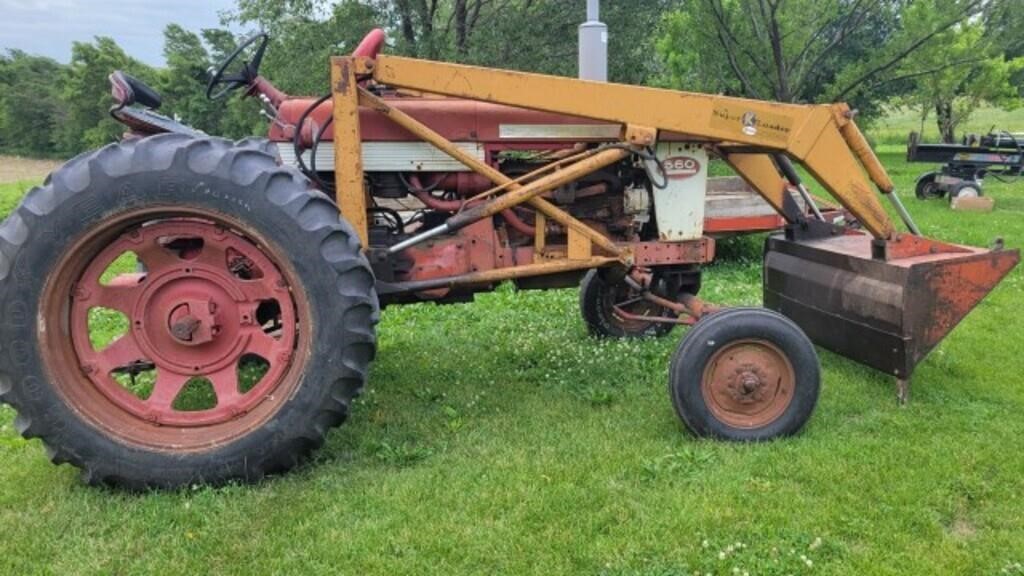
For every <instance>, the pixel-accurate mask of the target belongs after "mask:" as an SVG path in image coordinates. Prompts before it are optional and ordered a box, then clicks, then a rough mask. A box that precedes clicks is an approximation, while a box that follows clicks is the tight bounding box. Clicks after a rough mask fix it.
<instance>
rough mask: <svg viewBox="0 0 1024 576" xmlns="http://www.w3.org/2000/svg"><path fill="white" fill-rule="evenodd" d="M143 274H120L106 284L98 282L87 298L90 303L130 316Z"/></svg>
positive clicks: (140, 290)
mask: <svg viewBox="0 0 1024 576" xmlns="http://www.w3.org/2000/svg"><path fill="white" fill-rule="evenodd" d="M145 276H146V275H145V274H134V273H133V274H120V275H118V276H116V277H115V278H114V279H113V280H111V281H110V282H109V283H108V284H105V285H104V284H100V285H99V286H96V287H95V288H94V289H93V290H95V292H94V293H93V294H92V295H91V297H90V298H89V302H90V304H92V303H94V304H95V305H96V306H101V307H103V308H110V309H112V310H117V311H119V312H123V313H124V314H125V315H126V316H130V315H131V312H132V308H134V307H135V303H136V302H137V301H138V298H139V294H140V293H141V292H142V288H141V287H140V286H139V283H140V282H141V281H142V279H143V278H145Z"/></svg>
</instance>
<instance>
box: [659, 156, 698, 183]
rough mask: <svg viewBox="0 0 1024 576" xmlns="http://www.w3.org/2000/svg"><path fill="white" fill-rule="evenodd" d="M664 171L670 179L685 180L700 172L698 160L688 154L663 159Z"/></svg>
mask: <svg viewBox="0 0 1024 576" xmlns="http://www.w3.org/2000/svg"><path fill="white" fill-rule="evenodd" d="M664 165H665V173H666V175H668V177H669V178H671V179H672V180H685V179H687V178H689V177H691V176H695V175H697V173H698V172H700V160H697V159H696V158H692V157H690V156H672V157H670V158H666V159H665V161H664Z"/></svg>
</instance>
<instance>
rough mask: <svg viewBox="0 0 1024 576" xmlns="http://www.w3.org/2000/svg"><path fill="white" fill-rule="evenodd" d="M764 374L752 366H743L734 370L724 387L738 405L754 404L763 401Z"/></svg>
mask: <svg viewBox="0 0 1024 576" xmlns="http://www.w3.org/2000/svg"><path fill="white" fill-rule="evenodd" d="M763 378H764V372H763V371H762V370H761V369H759V368H758V367H757V366H754V365H753V364H744V365H743V366H741V367H739V368H737V369H736V371H735V372H734V374H733V375H732V376H731V377H730V379H729V382H728V383H727V384H726V387H727V388H728V390H729V394H730V396H731V397H732V399H733V400H734V401H736V402H737V403H739V404H754V403H757V402H760V401H762V400H763V399H764V392H765V388H766V387H767V386H766V383H765V382H764V380H763Z"/></svg>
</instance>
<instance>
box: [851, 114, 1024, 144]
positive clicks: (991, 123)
mask: <svg viewBox="0 0 1024 576" xmlns="http://www.w3.org/2000/svg"><path fill="white" fill-rule="evenodd" d="M992 129H995V130H1005V131H1007V132H1022V131H1024V113H1022V111H1021V110H1003V109H1001V108H992V107H987V106H985V107H981V108H979V109H978V110H976V111H975V112H974V114H972V115H971V117H970V118H968V120H967V122H966V123H964V124H963V125H962V126H961V127H960V128H958V129H957V138H959V137H960V136H961V135H963V134H987V133H988V132H989V131H990V130H992ZM911 132H918V133H920V134H921V135H922V138H923V141H924V142H939V141H940V140H939V129H938V128H937V127H936V126H935V114H934V113H933V114H931V115H930V116H929V117H928V120H926V121H925V123H924V130H922V127H921V116H920V114H919V113H918V112H917V111H914V110H910V109H908V108H897V109H894V110H890V111H889V113H888V114H886V115H885V116H884V117H882V118H879V119H878V120H875V121H874V122H873V123H872V124H871V126H870V133H871V137H872V138H873V139H874V142H875V143H877V144H899V145H901V146H906V144H907V135H908V134H910V133H911Z"/></svg>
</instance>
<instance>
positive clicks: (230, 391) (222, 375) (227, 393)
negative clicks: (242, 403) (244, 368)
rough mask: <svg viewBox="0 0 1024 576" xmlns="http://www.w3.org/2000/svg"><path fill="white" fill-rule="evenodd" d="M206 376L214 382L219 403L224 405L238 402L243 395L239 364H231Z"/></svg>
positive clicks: (214, 389)
mask: <svg viewBox="0 0 1024 576" xmlns="http://www.w3.org/2000/svg"><path fill="white" fill-rule="evenodd" d="M206 377H207V378H208V379H209V380H210V383H211V384H213V391H214V392H215V393H216V394H217V405H218V406H223V405H225V404H230V403H233V402H236V401H237V400H238V397H239V396H241V395H242V393H241V392H239V391H238V366H236V365H234V364H231V365H228V366H227V367H225V368H222V369H221V370H218V371H217V372H213V373H211V374H207V375H206Z"/></svg>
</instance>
